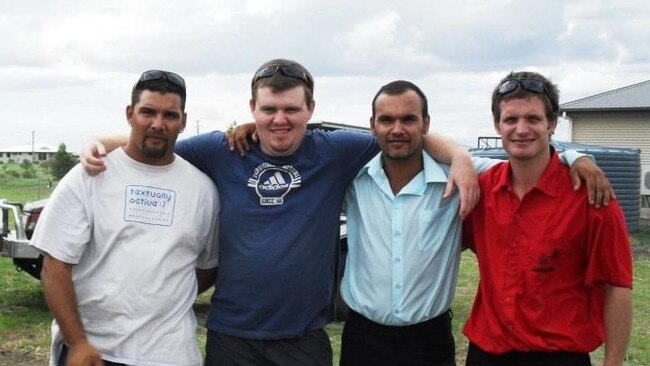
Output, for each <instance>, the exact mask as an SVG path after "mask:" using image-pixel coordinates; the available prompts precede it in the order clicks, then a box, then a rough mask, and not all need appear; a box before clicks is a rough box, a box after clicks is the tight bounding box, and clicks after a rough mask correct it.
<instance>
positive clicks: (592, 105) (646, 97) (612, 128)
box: [560, 80, 650, 167]
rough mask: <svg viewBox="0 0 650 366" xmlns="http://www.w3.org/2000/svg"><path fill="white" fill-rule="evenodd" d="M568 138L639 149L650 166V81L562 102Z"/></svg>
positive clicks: (642, 162)
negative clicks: (567, 120)
mask: <svg viewBox="0 0 650 366" xmlns="http://www.w3.org/2000/svg"><path fill="white" fill-rule="evenodd" d="M560 109H561V110H562V111H563V112H564V113H565V117H567V118H568V119H569V120H570V121H571V140H572V141H573V142H577V143H581V144H591V145H603V146H615V147H629V148H636V149H641V165H643V166H646V167H650V80H647V81H644V82H641V83H638V84H634V85H630V86H626V87H623V88H619V89H615V90H611V91H607V92H604V93H600V94H596V95H593V96H590V97H586V98H582V99H578V100H574V101H572V102H568V103H564V104H562V105H561V106H560Z"/></svg>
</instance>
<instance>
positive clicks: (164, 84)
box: [131, 79, 186, 112]
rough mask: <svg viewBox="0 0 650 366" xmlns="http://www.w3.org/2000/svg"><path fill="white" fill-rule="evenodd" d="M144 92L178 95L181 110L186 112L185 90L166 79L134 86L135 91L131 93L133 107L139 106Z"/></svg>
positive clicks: (143, 82)
mask: <svg viewBox="0 0 650 366" xmlns="http://www.w3.org/2000/svg"><path fill="white" fill-rule="evenodd" d="M143 90H149V91H152V92H158V93H161V94H166V93H172V94H176V95H178V96H179V97H181V110H182V111H183V112H185V99H186V95H185V89H183V88H181V87H180V86H178V85H176V84H174V83H172V82H170V81H167V80H165V79H158V80H147V81H138V82H137V83H136V84H135V86H133V91H132V92H131V105H132V106H135V105H136V104H138V102H139V101H140V94H142V91H143Z"/></svg>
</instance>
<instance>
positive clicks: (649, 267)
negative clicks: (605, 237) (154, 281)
mask: <svg viewBox="0 0 650 366" xmlns="http://www.w3.org/2000/svg"><path fill="white" fill-rule="evenodd" d="M634 264H635V279H634V280H635V284H634V290H633V292H632V293H633V301H634V322H633V329H632V336H631V339H630V346H629V347H628V352H627V362H626V365H630V366H637V365H639V366H640V365H648V360H650V257H643V258H640V259H636V260H635V263H634ZM476 278H477V267H476V261H475V259H474V257H473V255H472V254H471V253H463V256H462V260H461V276H460V278H459V283H458V287H457V289H456V299H455V302H454V305H453V310H454V321H453V324H454V335H455V337H456V349H457V360H458V364H459V365H462V364H463V363H464V358H465V353H466V349H467V340H466V339H465V337H464V336H463V335H462V334H461V333H460V329H461V327H462V325H463V323H464V322H465V319H466V317H467V314H468V312H469V309H470V307H471V304H472V301H473V298H474V292H475V290H476ZM209 298H210V293H209V292H206V293H204V294H203V295H201V296H200V297H199V299H198V300H197V302H196V304H195V310H196V311H197V315H198V318H199V324H201V325H200V327H199V329H198V335H199V343H200V345H201V350H203V349H204V346H205V332H206V330H205V327H204V324H205V316H206V314H207V309H208V306H209V302H210V300H209ZM50 322H51V318H50V315H49V313H48V311H47V307H46V306H45V303H44V301H43V293H42V290H41V287H40V283H39V282H38V281H36V280H34V279H33V278H31V277H30V276H29V275H27V274H26V273H21V272H17V271H16V270H15V269H14V267H13V263H12V262H11V260H10V259H8V258H0V361H1V360H2V355H1V354H2V351H7V350H20V351H24V352H28V353H30V354H33V355H36V356H39V357H42V359H43V360H45V359H46V357H47V353H48V351H49V341H50V338H49V327H50ZM326 330H327V332H328V334H329V336H330V340H331V341H332V348H333V352H334V360H336V361H337V360H338V358H339V350H340V343H341V330H342V324H341V323H334V324H330V325H328V327H327V329H326ZM592 359H593V361H594V364H599V363H600V360H602V350H598V351H596V352H594V353H593V354H592ZM1 363H2V362H0V364H1ZM335 364H336V362H335Z"/></svg>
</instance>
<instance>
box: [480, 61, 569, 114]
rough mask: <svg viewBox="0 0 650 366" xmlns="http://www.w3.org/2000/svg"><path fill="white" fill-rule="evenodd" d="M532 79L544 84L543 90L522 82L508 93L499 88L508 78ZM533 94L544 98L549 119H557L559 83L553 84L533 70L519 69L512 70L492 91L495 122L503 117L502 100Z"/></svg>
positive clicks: (518, 79) (526, 96) (527, 96)
mask: <svg viewBox="0 0 650 366" xmlns="http://www.w3.org/2000/svg"><path fill="white" fill-rule="evenodd" d="M524 79H532V80H537V81H539V82H541V83H542V85H543V92H537V91H534V90H530V89H527V88H526V87H525V86H524V85H523V84H522V83H521V82H518V83H517V86H516V88H515V89H513V90H512V91H509V92H506V93H500V92H499V88H500V87H501V86H502V85H503V84H504V83H505V82H506V81H508V80H517V81H520V80H524ZM531 96H536V97H539V98H541V99H542V101H543V102H544V106H545V109H546V118H548V120H549V121H557V118H558V113H559V112H558V111H559V109H560V105H559V100H560V96H559V91H558V88H557V85H555V84H553V83H552V82H551V81H550V80H549V79H547V78H546V77H544V76H543V75H541V74H539V73H536V72H532V71H519V72H514V71H512V72H510V74H508V76H506V77H505V78H503V79H502V80H501V81H500V82H499V84H497V87H496V88H494V91H493V92H492V117H493V119H494V122H498V121H499V119H500V118H501V107H500V104H501V102H502V101H508V100H512V99H525V98H529V97H531Z"/></svg>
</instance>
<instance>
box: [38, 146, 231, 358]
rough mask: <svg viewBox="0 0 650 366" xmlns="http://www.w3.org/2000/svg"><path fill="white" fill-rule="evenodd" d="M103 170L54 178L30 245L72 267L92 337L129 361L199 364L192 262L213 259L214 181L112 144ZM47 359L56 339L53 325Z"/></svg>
mask: <svg viewBox="0 0 650 366" xmlns="http://www.w3.org/2000/svg"><path fill="white" fill-rule="evenodd" d="M105 164H106V166H107V168H108V169H107V170H106V171H105V172H104V173H102V174H100V175H98V176H96V177H91V176H88V175H87V174H86V173H85V172H84V171H83V169H82V168H81V166H80V165H77V166H76V167H74V168H73V169H72V170H71V171H70V172H69V173H68V174H67V175H66V176H65V177H64V178H63V179H62V180H61V182H60V183H59V184H58V186H57V187H56V189H55V190H54V192H53V194H52V196H51V197H50V199H49V201H48V202H47V205H46V207H45V209H44V210H43V214H42V215H41V217H40V219H39V222H38V225H37V227H36V231H35V233H34V237H33V238H32V242H31V243H32V245H34V246H35V247H37V248H39V249H40V250H42V251H45V252H47V253H49V254H50V255H51V256H52V257H54V258H56V259H58V260H60V261H63V262H66V263H71V264H74V265H73V266H72V279H73V282H74V287H75V292H76V296H77V303H78V309H79V313H80V315H81V320H82V323H83V325H84V328H85V331H86V335H87V337H88V340H89V341H90V343H91V344H92V345H93V346H95V347H96V348H97V350H98V351H99V352H100V353H101V355H102V357H103V358H104V359H106V360H109V361H113V362H119V363H125V364H128V365H151V366H153V365H156V366H158V365H200V364H201V354H200V351H199V348H198V344H197V339H196V317H195V315H194V312H193V310H192V305H193V303H194V301H195V299H196V294H197V281H196V275H195V267H199V268H203V269H207V268H214V267H216V266H217V264H218V243H217V240H218V235H217V229H218V221H219V220H218V213H219V207H220V206H219V199H218V195H217V190H216V188H215V185H214V184H213V183H212V181H211V180H210V179H209V178H207V177H206V176H205V175H204V174H203V173H201V172H200V171H199V170H197V169H196V168H194V167H193V166H192V165H190V164H189V163H188V162H187V161H185V160H183V159H182V158H180V157H179V156H176V157H175V159H174V162H173V163H171V164H169V165H166V166H153V165H147V164H142V163H139V162H137V161H135V160H133V159H131V158H129V157H128V156H127V155H126V153H125V152H124V151H123V150H122V149H117V150H115V151H113V152H112V153H110V154H109V155H108V157H107V158H106V161H105ZM52 340H53V347H52V350H53V352H52V358H51V360H50V361H51V363H52V362H55V361H56V360H57V358H58V352H59V351H60V346H61V344H62V341H63V335H62V334H61V333H60V331H59V328H58V326H57V324H56V321H55V322H54V323H53V325H52Z"/></svg>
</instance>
